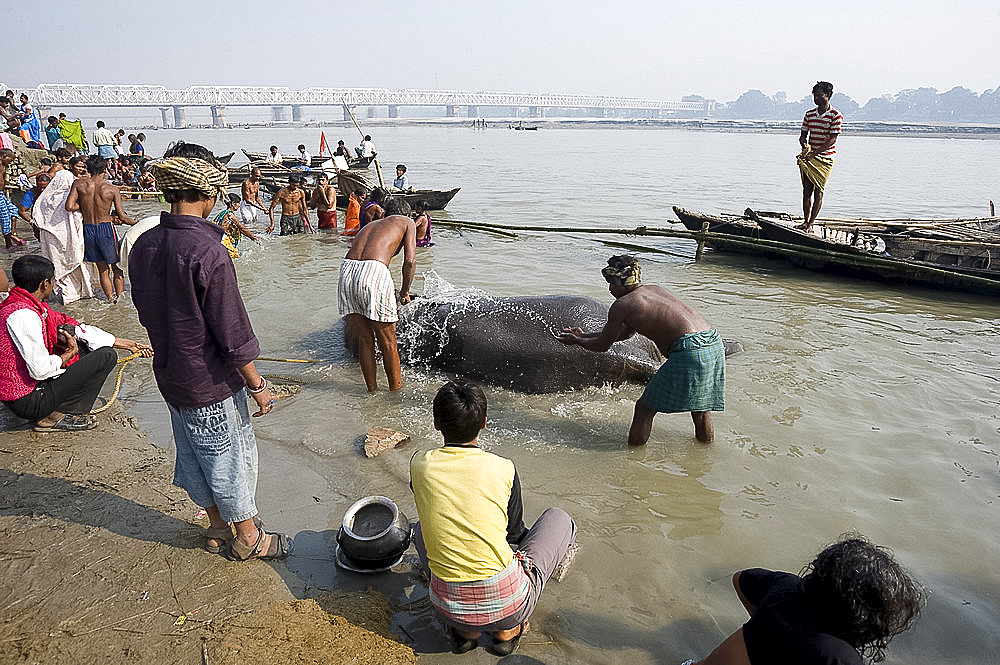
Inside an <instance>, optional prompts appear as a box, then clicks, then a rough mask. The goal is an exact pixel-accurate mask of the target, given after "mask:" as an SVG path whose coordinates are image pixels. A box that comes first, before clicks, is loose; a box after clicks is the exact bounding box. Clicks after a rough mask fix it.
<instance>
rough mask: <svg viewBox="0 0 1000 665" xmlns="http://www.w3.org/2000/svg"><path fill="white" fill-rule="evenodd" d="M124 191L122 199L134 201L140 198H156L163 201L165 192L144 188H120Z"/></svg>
mask: <svg viewBox="0 0 1000 665" xmlns="http://www.w3.org/2000/svg"><path fill="white" fill-rule="evenodd" d="M119 189H120V191H121V193H122V199H130V200H133V201H140V200H155V201H163V200H164V198H163V192H158V191H149V190H142V189H129V188H126V187H121V188H119Z"/></svg>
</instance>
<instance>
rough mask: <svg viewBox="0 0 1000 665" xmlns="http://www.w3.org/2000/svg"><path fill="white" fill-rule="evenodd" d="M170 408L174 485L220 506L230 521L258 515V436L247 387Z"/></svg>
mask: <svg viewBox="0 0 1000 665" xmlns="http://www.w3.org/2000/svg"><path fill="white" fill-rule="evenodd" d="M167 408H168V409H170V425H171V427H172V428H173V431H174V445H175V446H176V447H177V460H176V462H175V464H174V485H177V486H178V487H182V488H184V489H185V490H187V493H188V496H190V497H191V500H192V501H194V502H195V503H196V504H198V505H199V506H202V507H203V508H210V507H212V506H218V508H219V513H220V514H221V515H222V519H224V520H226V521H227V522H242V521H243V520H248V519H250V518H251V517H253V516H254V515H256V514H257V505H256V504H255V503H254V495H255V494H256V492H257V439H256V438H254V434H253V425H251V424H250V411H249V409H248V408H247V395H246V391H244V390H241V391H239V392H238V393H236V394H235V395H233V396H232V397H230V398H228V399H224V400H222V401H221V402H216V403H215V404H212V405H210V406H203V407H199V408H194V409H188V408H178V407H175V406H171V405H170V404H167Z"/></svg>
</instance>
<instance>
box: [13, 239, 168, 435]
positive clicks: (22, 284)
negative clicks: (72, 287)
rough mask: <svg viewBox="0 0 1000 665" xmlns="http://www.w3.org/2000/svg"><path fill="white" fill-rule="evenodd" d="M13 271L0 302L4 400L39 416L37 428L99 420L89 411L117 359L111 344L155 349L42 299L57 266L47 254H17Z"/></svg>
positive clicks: (68, 427) (24, 414) (82, 426)
mask: <svg viewBox="0 0 1000 665" xmlns="http://www.w3.org/2000/svg"><path fill="white" fill-rule="evenodd" d="M11 277H12V278H13V280H14V287H13V288H12V289H11V290H10V295H9V296H8V297H7V299H6V300H4V301H3V302H2V303H0V401H3V402H4V403H5V404H6V405H7V407H8V408H9V409H10V410H11V411H12V412H13V413H14V415H16V416H18V417H21V418H25V419H27V420H35V421H37V422H36V423H35V431H37V432H53V431H76V430H86V429H93V428H94V427H97V417H96V416H94V415H91V414H90V410H91V409H92V408H93V406H94V401H95V400H96V399H97V393H98V392H99V391H100V390H101V386H103V385H104V381H105V379H107V378H108V374H110V373H111V370H112V369H114V367H115V364H116V362H117V360H118V355H117V354H116V353H115V352H114V350H113V349H112V347H114V348H118V349H125V350H127V351H130V352H132V353H136V352H139V353H141V354H142V355H143V356H146V357H149V356H152V355H153V350H152V349H151V348H150V347H149V345H147V344H139V343H137V342H134V341H132V340H130V339H119V338H117V337H115V336H114V335H112V334H110V333H107V332H104V331H103V330H101V329H100V328H97V327H95V326H88V325H83V324H81V323H78V322H77V321H76V320H74V319H73V318H72V317H69V316H67V315H65V314H63V313H61V312H57V311H55V310H53V309H51V308H50V307H49V306H48V304H47V303H46V302H45V301H46V300H47V299H48V298H49V296H51V295H52V291H53V288H54V277H55V267H54V266H53V265H52V262H51V261H49V260H48V259H47V258H45V257H44V256H37V255H34V254H29V255H27V256H22V257H20V258H19V259H18V260H17V261H14V265H13V266H11ZM78 341H79V342H83V345H78V344H77V342H78Z"/></svg>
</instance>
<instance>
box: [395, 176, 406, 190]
mask: <svg viewBox="0 0 1000 665" xmlns="http://www.w3.org/2000/svg"><path fill="white" fill-rule="evenodd" d="M392 186H393V187H395V188H396V189H406V188H407V187H409V186H410V183H409V182H408V181H407V179H406V175H405V174H403V175H401V176H399V177H398V178H396V179H395V180H393V181H392Z"/></svg>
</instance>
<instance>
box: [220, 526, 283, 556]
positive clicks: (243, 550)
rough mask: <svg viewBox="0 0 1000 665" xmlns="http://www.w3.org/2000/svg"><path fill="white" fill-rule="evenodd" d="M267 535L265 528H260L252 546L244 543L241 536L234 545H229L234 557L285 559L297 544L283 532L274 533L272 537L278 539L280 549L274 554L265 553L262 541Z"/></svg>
mask: <svg viewBox="0 0 1000 665" xmlns="http://www.w3.org/2000/svg"><path fill="white" fill-rule="evenodd" d="M266 535H267V534H266V533H265V532H264V530H263V529H260V528H258V529H257V542H255V543H254V544H253V545H252V546H247V545H244V544H243V542H242V541H241V540H240V539H239V538H236V539H235V540H233V543H232V545H230V547H229V552H230V554H231V555H232V558H234V559H235V560H236V561H249V560H250V559H262V560H264V561H270V560H272V559H285V558H287V557H288V555H289V554H291V553H292V548H293V547H294V545H295V543H294V541H292V539H291V538H289V537H288V536H286V535H285V534H283V533H272V534H271V537H272V538H277V539H278V549H277V551H276V552H275V553H274V554H264V551H263V550H262V549H261V543H263V542H264V536H266Z"/></svg>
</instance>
